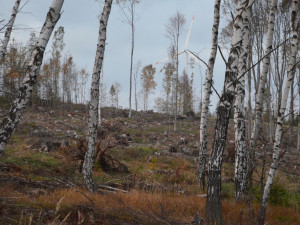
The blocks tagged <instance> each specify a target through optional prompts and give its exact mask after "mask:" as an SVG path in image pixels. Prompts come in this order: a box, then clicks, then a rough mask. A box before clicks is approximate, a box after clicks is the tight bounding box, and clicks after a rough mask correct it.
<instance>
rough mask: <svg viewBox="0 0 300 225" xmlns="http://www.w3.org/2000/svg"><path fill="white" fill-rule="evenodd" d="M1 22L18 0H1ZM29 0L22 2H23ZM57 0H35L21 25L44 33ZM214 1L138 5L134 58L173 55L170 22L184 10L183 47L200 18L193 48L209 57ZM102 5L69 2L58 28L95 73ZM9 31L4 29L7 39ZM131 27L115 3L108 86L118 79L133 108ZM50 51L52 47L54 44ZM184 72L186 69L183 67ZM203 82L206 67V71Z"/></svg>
mask: <svg viewBox="0 0 300 225" xmlns="http://www.w3.org/2000/svg"><path fill="white" fill-rule="evenodd" d="M0 2H1V11H0V20H2V19H6V21H7V20H8V18H9V16H10V12H11V10H12V6H13V4H14V0H0ZM24 2H25V0H22V1H21V4H22V3H24ZM51 3H52V0H30V1H29V3H28V4H27V5H26V6H25V7H24V9H23V10H22V13H21V14H19V15H18V16H17V19H16V22H15V24H16V27H17V28H23V27H26V28H36V29H35V31H36V32H37V33H38V32H39V31H40V28H41V26H42V24H43V22H44V20H45V16H46V13H47V11H48V9H49V6H50V5H51ZM213 4H214V1H212V0H142V1H141V3H140V4H139V5H138V6H137V14H138V17H139V20H138V21H137V24H136V45H135V54H134V61H135V62H137V61H138V60H141V61H142V66H145V65H148V64H155V63H156V62H157V61H158V60H160V59H163V58H165V57H166V56H167V48H168V46H169V41H168V39H167V38H166V36H165V25H166V23H167V22H168V19H169V17H171V16H172V15H174V13H175V12H176V11H177V10H178V11H179V12H181V13H182V14H184V16H185V18H186V22H187V23H186V30H185V32H184V33H183V35H182V39H181V42H180V48H181V49H182V48H183V47H184V43H185V38H186V34H187V30H188V27H189V25H190V22H191V20H192V17H193V16H195V22H194V25H193V29H192V33H191V37H190V42H189V46H188V49H190V50H191V51H193V52H197V53H199V52H200V56H201V58H203V59H204V60H205V61H207V60H208V57H209V53H210V46H211V27H212V22H213ZM101 10H102V8H100V6H99V3H97V2H95V1H94V0H65V3H64V7H63V14H62V16H61V19H60V21H59V22H58V24H57V27H58V26H64V28H65V43H66V48H65V50H66V52H70V53H71V54H72V55H73V56H74V60H75V62H76V63H77V65H79V66H80V67H84V68H86V69H87V70H88V71H89V72H91V71H92V68H93V63H94V57H95V51H96V43H97V37H98V28H99V23H98V22H99V21H98V15H99V14H100V12H101ZM29 33H30V32H29V31H25V32H24V31H23V30H15V31H13V34H12V36H13V37H14V38H15V39H17V40H21V41H24V42H25V41H27V40H28V38H29ZM2 36H3V33H1V36H0V37H1V38H2ZM130 40H131V39H130V27H129V26H128V25H127V24H124V23H122V21H121V14H120V10H119V7H118V6H117V5H113V8H112V12H111V15H110V19H109V24H108V37H107V47H106V52H105V62H104V83H105V84H106V86H107V87H110V85H111V84H112V83H113V82H115V81H118V82H119V83H120V84H121V85H122V91H121V98H120V104H121V105H122V106H123V107H128V90H129V65H130ZM48 49H49V48H48ZM180 64H181V65H182V66H184V64H185V56H181V57H180ZM161 67H162V65H159V66H156V68H157V73H156V75H155V79H156V81H157V83H158V84H159V85H158V88H157V90H156V93H155V95H153V96H152V98H151V101H152V102H149V103H150V104H149V105H150V106H152V105H153V99H154V97H156V96H159V95H160V92H161V80H162V76H163V75H162V74H161V73H159V70H160V69H161ZM182 70H183V67H181V69H180V71H182ZM224 70H225V66H224V62H223V61H222V60H221V59H220V57H218V58H217V62H216V67H215V78H214V81H215V87H216V88H217V89H218V90H219V91H221V89H222V87H223V80H224ZM194 71H195V82H194V86H195V87H196V93H195V94H197V95H199V90H200V71H199V69H198V67H196V68H195V70H194ZM201 73H202V76H203V81H204V76H205V71H204V70H203V69H202V70H201ZM216 102H217V97H216V95H215V94H214V96H213V99H212V104H213V105H214V106H213V108H212V110H214V108H215V105H216Z"/></svg>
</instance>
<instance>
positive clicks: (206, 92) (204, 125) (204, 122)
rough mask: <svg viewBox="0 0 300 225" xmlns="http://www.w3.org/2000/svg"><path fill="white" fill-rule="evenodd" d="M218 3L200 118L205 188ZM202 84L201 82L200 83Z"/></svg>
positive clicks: (200, 172)
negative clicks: (207, 129)
mask: <svg viewBox="0 0 300 225" xmlns="http://www.w3.org/2000/svg"><path fill="white" fill-rule="evenodd" d="M220 5H221V0H215V5H214V24H213V27H212V50H211V53H210V58H209V61H208V67H207V70H206V82H205V90H204V97H203V102H202V107H201V120H200V149H199V158H198V180H199V182H200V186H201V188H202V189H203V190H204V188H205V168H206V154H207V135H206V128H207V118H208V112H209V102H210V95H211V86H212V82H213V73H214V65H215V60H216V55H217V49H218V31H219V23H220ZM201 85H202V83H201Z"/></svg>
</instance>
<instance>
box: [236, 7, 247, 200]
mask: <svg viewBox="0 0 300 225" xmlns="http://www.w3.org/2000/svg"><path fill="white" fill-rule="evenodd" d="M249 18H250V8H248V7H247V8H246V9H245V11H244V24H243V25H244V28H243V42H242V50H241V53H240V56H239V63H238V77H239V80H238V81H237V83H236V87H235V92H236V97H235V102H234V129H235V198H236V200H239V201H240V200H243V199H244V197H245V196H246V194H247V145H246V125H245V110H244V99H245V76H246V70H247V59H248V53H249V34H250V30H249Z"/></svg>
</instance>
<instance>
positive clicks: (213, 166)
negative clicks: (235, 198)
mask: <svg viewBox="0 0 300 225" xmlns="http://www.w3.org/2000/svg"><path fill="white" fill-rule="evenodd" d="M252 3H253V0H239V1H238V6H237V10H236V16H235V20H234V27H233V36H232V47H231V50H230V54H229V58H228V63H227V65H226V72H225V82H224V89H223V93H222V95H221V98H220V101H219V105H218V110H217V121H216V127H215V136H214V142H213V147H212V152H211V156H210V161H209V164H208V187H207V201H206V222H207V224H222V203H221V169H222V160H223V152H224V148H225V143H226V138H227V128H228V123H229V116H230V110H231V107H232V104H233V99H234V96H235V86H236V85H235V83H236V81H237V79H236V78H237V73H238V62H239V55H240V52H241V50H242V46H241V45H242V42H243V29H244V20H245V14H244V10H248V8H249V7H251V5H252Z"/></svg>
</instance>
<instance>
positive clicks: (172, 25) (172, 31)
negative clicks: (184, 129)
mask: <svg viewBox="0 0 300 225" xmlns="http://www.w3.org/2000/svg"><path fill="white" fill-rule="evenodd" d="M184 25H185V18H184V16H183V15H182V14H181V13H179V12H176V14H175V15H174V16H172V17H171V18H170V19H169V22H168V24H167V25H166V35H167V37H168V38H169V39H170V41H171V43H172V46H173V47H174V49H173V50H175V51H173V52H174V54H173V55H172V57H174V58H175V70H176V75H175V92H174V93H175V96H174V98H175V110H174V111H175V115H174V116H175V119H174V131H176V130H177V116H178V76H179V72H178V67H179V61H178V50H179V38H180V35H181V33H182V32H183V28H184Z"/></svg>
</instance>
